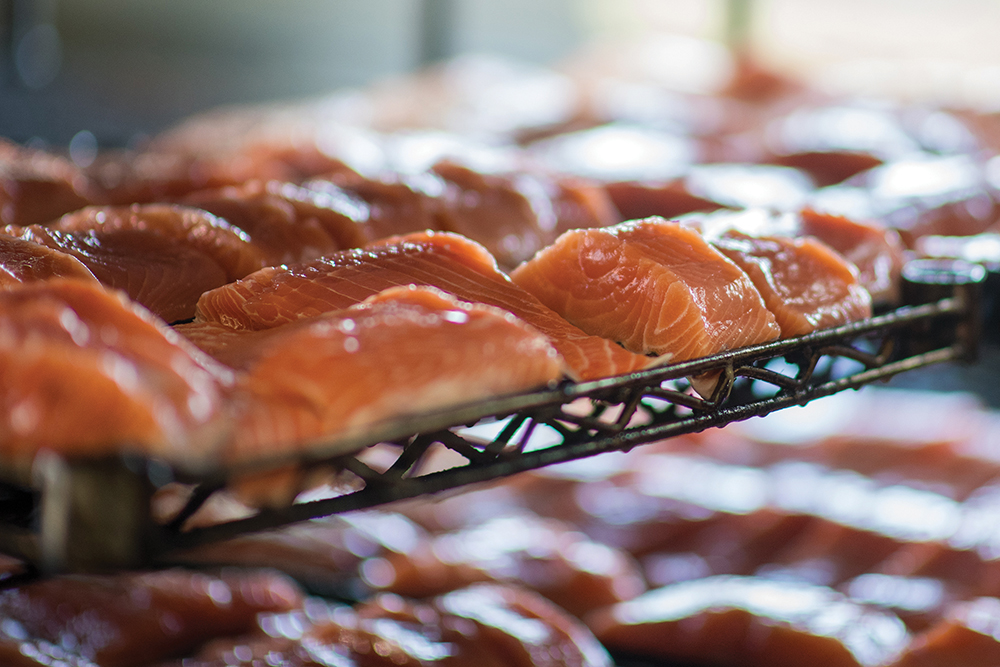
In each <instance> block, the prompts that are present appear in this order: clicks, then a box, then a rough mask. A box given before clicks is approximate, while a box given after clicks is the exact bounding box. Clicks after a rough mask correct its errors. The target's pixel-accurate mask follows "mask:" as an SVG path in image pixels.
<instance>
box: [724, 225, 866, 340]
mask: <svg viewBox="0 0 1000 667" xmlns="http://www.w3.org/2000/svg"><path fill="white" fill-rule="evenodd" d="M713 245H715V247H716V248H718V249H719V250H720V251H721V252H722V254H724V255H725V256H726V257H728V258H729V259H731V260H732V261H733V262H734V263H735V264H736V265H737V266H739V267H740V268H741V269H743V270H744V271H746V273H747V275H748V276H750V280H752V281H753V284H754V286H756V288H757V290H758V291H759V292H760V294H761V296H762V297H764V303H765V304H766V305H767V308H768V310H770V311H771V312H772V313H774V317H775V319H776V320H777V322H778V326H780V327H781V336H782V338H791V337H793V336H803V335H805V334H808V333H812V332H813V331H816V330H818V329H828V328H830V327H834V326H837V325H839V324H846V323H847V322H854V321H856V320H861V319H864V318H866V317H871V314H872V297H871V295H870V294H869V293H868V290H866V289H865V288H864V287H863V286H862V285H861V283H860V282H859V280H858V271H857V269H856V268H855V267H854V265H852V264H850V263H849V262H848V261H847V260H845V259H844V258H843V257H841V256H840V255H838V254H837V253H836V252H834V251H833V250H832V249H830V248H829V247H828V246H826V245H824V244H822V243H820V242H819V241H817V240H815V239H812V238H809V237H804V238H798V239H791V238H783V237H777V236H769V237H753V236H747V235H746V234H741V233H740V232H729V233H727V234H724V235H723V236H722V237H721V238H719V239H717V240H716V241H714V242H713Z"/></svg>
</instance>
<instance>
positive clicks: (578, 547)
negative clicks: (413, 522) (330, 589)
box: [364, 514, 646, 618]
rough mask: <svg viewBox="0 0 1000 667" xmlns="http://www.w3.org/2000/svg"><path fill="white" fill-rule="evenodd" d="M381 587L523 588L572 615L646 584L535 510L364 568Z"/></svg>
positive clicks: (621, 558) (615, 556)
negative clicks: (500, 585) (484, 583)
mask: <svg viewBox="0 0 1000 667" xmlns="http://www.w3.org/2000/svg"><path fill="white" fill-rule="evenodd" d="M364 572H365V574H366V582H367V583H368V584H369V585H371V586H373V587H375V588H378V589H381V590H385V591H389V592H392V593H396V594H399V595H404V596H408V597H417V598H424V597H429V596H431V595H439V594H441V593H444V592H447V591H451V590H456V589H458V588H461V587H463V586H467V585H469V584H471V583H474V582H478V581H494V582H509V583H512V584H518V585H522V586H526V587H527V588H529V589H531V590H534V591H536V592H538V593H540V594H542V595H543V596H545V597H546V598H547V599H549V600H551V601H552V602H554V603H555V604H557V605H559V606H560V607H561V608H563V609H565V610H566V611H568V612H569V613H571V614H573V615H574V616H577V617H580V618H582V617H583V615H584V614H586V613H588V612H590V611H593V610H595V609H599V608H601V607H605V606H608V605H611V604H615V603H617V602H622V601H624V600H628V599H631V598H633V597H635V596H637V595H639V594H640V593H642V592H644V591H645V590H646V585H645V582H644V581H643V578H642V574H641V573H640V571H639V567H638V565H637V564H636V563H635V562H634V561H633V560H632V559H631V558H630V557H629V556H627V555H626V554H624V553H623V552H621V551H619V550H617V549H614V548H612V547H608V546H605V545H603V544H599V543H597V542H593V541H591V540H589V539H587V538H586V537H584V536H583V534H581V533H579V532H577V531H575V530H573V528H572V527H571V526H568V525H566V524H563V523H561V522H558V521H553V520H551V519H540V518H538V517H535V516H533V515H530V514H521V515H513V516H507V517H498V518H494V519H492V520H488V521H486V522H484V523H482V524H480V525H478V526H472V527H469V528H467V529H466V530H462V531H457V532H452V533H445V534H444V535H438V536H436V537H434V538H433V540H432V541H427V542H424V543H422V544H418V545H415V547H414V548H413V549H410V550H408V551H407V552H406V553H399V552H397V553H391V554H386V555H385V556H383V557H382V558H380V559H378V560H371V561H369V562H368V563H367V564H366V565H365V568H364Z"/></svg>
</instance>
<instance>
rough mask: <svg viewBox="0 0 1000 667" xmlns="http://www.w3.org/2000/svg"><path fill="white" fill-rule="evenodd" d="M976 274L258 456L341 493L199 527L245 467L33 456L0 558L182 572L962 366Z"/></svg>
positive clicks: (970, 339)
mask: <svg viewBox="0 0 1000 667" xmlns="http://www.w3.org/2000/svg"><path fill="white" fill-rule="evenodd" d="M984 277H985V273H984V271H983V270H982V269H981V268H980V267H978V266H975V265H967V264H956V263H949V264H946V265H944V266H942V265H940V264H928V263H918V262H914V263H911V264H910V265H908V266H907V267H906V269H905V270H904V278H905V280H904V285H903V287H904V298H905V299H906V302H908V303H912V304H916V305H909V306H904V307H901V308H898V309H895V310H892V311H889V312H886V313H884V314H880V315H876V316H874V317H872V318H869V319H866V320H863V321H859V322H854V323H851V324H847V325H843V326H839V327H836V328H832V329H827V330H822V331H818V332H815V333H812V334H809V335H806V336H802V337H798V338H793V339H786V340H780V341H775V342H771V343H766V344H762V345H756V346H753V347H749V348H744V349H740V350H735V351H731V352H726V353H724V354H718V355H715V356H712V357H707V358H703V359H697V360H693V361H687V362H683V363H677V364H672V365H669V366H662V367H659V368H655V369H651V370H646V371H642V372H637V373H633V374H630V375H625V376H620V377H614V378H608V379H605V380H599V381H593V382H583V383H567V384H564V385H563V386H560V387H557V388H556V389H552V390H547V391H540V392H536V393H531V394H525V395H518V396H511V397H506V398H502V399H498V400H493V401H488V402H484V403H481V404H477V405H472V406H467V407H464V408H461V409H456V410H449V411H447V412H442V413H438V414H434V415H422V416H420V417H416V418H411V419H405V420H398V421H395V422H393V423H391V424H386V425H384V426H383V427H381V428H379V429H377V430H375V431H372V432H371V433H370V434H369V437H368V438H367V439H366V440H364V441H362V440H357V439H355V440H353V441H338V442H333V443H330V444H329V446H328V447H319V448H315V449H312V450H310V455H309V457H308V458H304V457H303V456H302V455H299V456H298V457H297V458H296V459H294V460H289V459H287V458H285V459H278V460H273V461H268V462H265V463H262V464H261V465H260V466H259V467H258V468H256V469H253V470H251V472H262V473H266V472H267V471H268V470H273V469H279V468H280V469H283V470H288V469H289V466H297V467H299V469H312V468H319V467H325V468H326V469H336V470H339V471H340V473H339V477H340V478H341V479H344V478H345V477H346V478H349V479H350V483H349V484H346V485H345V487H344V488H345V490H344V491H343V493H341V494H340V495H335V496H333V497H326V498H322V499H319V500H312V501H306V502H296V503H291V504H287V505H285V506H282V507H280V508H270V509H262V510H259V511H258V512H257V513H256V514H253V515H251V516H248V517H245V518H241V519H238V520H234V521H229V522H225V523H220V524H216V525H210V526H207V527H200V528H190V529H189V528H187V527H186V526H185V524H186V522H187V519H189V518H190V517H191V516H192V515H194V513H195V512H196V511H197V510H198V509H199V508H200V507H201V506H202V504H203V503H205V502H206V501H207V500H208V499H209V498H210V497H211V496H212V495H213V494H215V493H217V492H219V491H220V490H222V489H224V488H226V485H227V483H230V482H231V481H232V480H233V479H234V478H235V476H236V475H238V474H245V473H246V472H247V471H246V470H240V471H234V470H231V469H229V470H227V469H219V470H209V471H205V470H200V471H185V470H180V469H177V468H176V467H171V466H167V465H165V464H163V463H162V462H158V461H155V460H147V459H139V458H135V457H121V458H116V459H113V460H89V461H68V460H63V459H61V458H59V457H56V456H54V455H46V454H45V453H44V452H43V453H42V454H40V455H39V457H38V460H37V461H36V465H35V469H34V474H33V480H34V481H33V483H32V485H31V486H30V487H26V486H23V485H15V484H7V483H0V551H3V552H5V553H8V554H10V555H12V556H15V557H17V558H20V559H22V560H24V561H25V563H27V570H28V572H55V571H99V570H111V569H123V568H137V567H148V566H157V565H163V564H169V563H172V562H183V560H184V559H183V552H184V551H185V550H186V549H191V548H194V547H197V546H200V545H203V544H206V543H209V542H216V541H220V540H225V539H228V538H232V537H236V536H239V535H242V534H246V533H251V532H256V531H262V530H268V529H273V528H277V527H280V526H283V525H286V524H289V523H293V522H298V521H304V520H308V519H313V518H318V517H322V516H327V515H331V514H336V513H341V512H347V511H352V510H359V509H363V508H368V507H374V506H377V505H382V504H385V503H389V502H392V501H396V500H402V499H406V498H413V497H416V496H421V495H424V494H431V493H437V492H442V491H445V490H449V489H455V488H458V487H462V486H465V485H467V484H472V483H476V482H483V481H487V480H493V479H497V478H500V477H504V476H507V475H511V474H514V473H517V472H521V471H525V470H530V469H534V468H539V467H542V466H546V465H550V464H553V463H559V462H564V461H570V460H574V459H580V458H583V457H587V456H592V455H595V454H600V453H603V452H610V451H619V450H628V449H630V448H632V447H634V446H636V445H640V444H643V443H648V442H652V441H656V440H661V439H664V438H669V437H671V436H676V435H680V434H685V433H692V432H696V431H701V430H704V429H706V428H710V427H715V426H722V425H725V424H727V423H730V422H734V421H739V420H744V419H748V418H750V417H754V416H758V415H764V414H767V413H770V412H773V411H775V410H779V409H782V408H786V407H790V406H796V405H804V404H805V403H807V402H809V401H811V400H813V399H816V398H820V397H823V396H828V395H830V394H834V393H836V392H839V391H843V390H845V389H857V388H859V387H861V386H863V385H865V384H869V383H872V382H876V381H880V380H885V379H888V378H889V377H891V376H893V375H896V374H898V373H902V372H906V371H909V370H912V369H916V368H920V367H923V366H928V365H931V364H937V363H942V362H949V361H965V362H969V361H972V360H974V359H975V356H976V352H977V345H978V342H979V339H980V322H981V321H982V317H983V314H982V312H981V305H980V304H981V299H980V292H981V289H980V286H981V283H982V281H983V280H984ZM690 378H696V380H694V381H692V380H691V379H690ZM693 385H694V386H696V387H697V388H698V389H699V390H700V391H701V392H702V394H707V396H706V395H701V394H699V393H698V392H696V391H695V390H694V386H693ZM442 448H444V449H446V450H450V452H451V453H452V455H453V456H451V457H449V459H450V462H449V466H450V467H447V468H445V469H440V467H439V466H438V465H437V464H436V463H435V461H438V460H440V457H437V458H435V456H434V455H435V452H436V451H440V450H441V449H442ZM374 451H377V452H378V456H376V457H373V456H372V452H374ZM455 459H458V460H459V461H460V462H459V463H458V464H457V465H456V464H455V463H454V460H455ZM376 460H377V461H378V462H379V463H376V462H375V461H376ZM167 484H183V485H185V486H184V487H183V488H185V490H187V491H189V493H190V495H189V500H188V501H187V504H186V506H185V507H184V508H183V509H182V510H180V512H179V513H177V514H176V515H174V516H173V518H171V519H170V520H168V521H167V522H166V523H159V522H157V521H155V520H154V518H153V497H154V494H155V493H156V492H157V490H158V489H161V488H162V487H164V486H166V485H167Z"/></svg>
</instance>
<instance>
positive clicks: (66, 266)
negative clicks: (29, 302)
mask: <svg viewBox="0 0 1000 667" xmlns="http://www.w3.org/2000/svg"><path fill="white" fill-rule="evenodd" d="M49 278H79V279H81V280H89V281H92V282H96V281H97V278H95V277H94V274H93V273H91V272H90V269H88V268H87V267H86V266H84V265H83V263H82V262H80V260H78V259H77V258H76V257H73V256H72V255H69V254H67V253H64V252H60V251H59V250H55V249H53V248H49V247H47V246H43V245H39V244H38V243H33V242H31V241H25V240H24V239H19V238H16V237H14V236H10V235H9V234H0V289H5V288H10V287H12V286H14V285H20V284H21V283H29V282H34V281H36V280H48V279H49Z"/></svg>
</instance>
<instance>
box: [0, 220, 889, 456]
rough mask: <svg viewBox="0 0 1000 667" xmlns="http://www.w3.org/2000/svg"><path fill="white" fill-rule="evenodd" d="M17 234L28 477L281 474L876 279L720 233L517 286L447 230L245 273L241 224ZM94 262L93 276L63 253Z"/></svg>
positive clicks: (677, 237) (76, 224) (12, 446)
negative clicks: (252, 470) (67, 472)
mask: <svg viewBox="0 0 1000 667" xmlns="http://www.w3.org/2000/svg"><path fill="white" fill-rule="evenodd" d="M843 224H844V225H850V224H851V223H849V222H847V221H843ZM8 231H18V232H19V233H18V234H16V235H14V234H10V235H7V236H0V249H2V250H0V251H2V257H3V267H4V271H5V273H3V274H2V275H3V276H4V277H5V278H4V282H5V284H6V288H5V290H4V291H3V292H0V345H2V348H0V350H2V351H0V353H2V354H3V356H4V363H3V364H2V365H0V386H3V387H4V402H5V405H4V406H3V413H2V414H3V422H0V442H2V443H3V456H4V458H5V460H6V462H7V466H8V467H10V468H11V469H21V470H25V469H27V467H28V466H29V465H30V461H31V460H32V458H33V456H34V453H35V452H36V451H37V450H38V449H39V448H50V449H54V450H56V451H59V452H61V453H64V454H66V455H70V456H97V455H101V454H107V453H113V452H120V451H123V450H125V451H138V452H141V453H144V454H147V455H150V456H155V457H160V458H164V459H166V460H169V461H172V462H175V463H181V464H186V465H190V466H194V467H197V466H199V465H218V464H220V463H223V464H233V463H243V462H247V461H260V460H268V459H277V458H280V457H281V456H283V455H286V454H288V453H289V452H293V451H301V450H306V449H310V448H312V447H314V446H316V445H318V444H322V443H325V442H329V441H331V440H336V439H338V438H347V437H352V436H362V435H363V434H364V433H365V432H366V431H367V430H369V429H370V428H371V427H373V426H374V425H377V424H380V423H383V422H385V421H386V420H390V419H393V418H396V417H403V416H407V415H414V414H423V413H427V412H432V411H435V410H442V409H446V408H450V407H455V406H458V405H463V404H467V403H473V402H476V401H480V400H483V399H487V398H490V397H495V396H502V395H507V394H514V393H518V392H524V391H529V390H532V389H538V388H544V387H547V386H548V387H551V386H554V385H555V384H557V383H559V382H561V381H564V380H567V379H568V380H572V381H586V380H592V379H597V378H602V377H609V376H614V375H620V374H624V373H629V372H633V371H636V370H640V369H643V368H648V367H650V366H653V365H657V364H664V363H670V362H675V361H682V360H686V359H692V358H697V357H702V356H705V355H710V354H713V353H717V352H721V351H725V350H729V349H734V348H738V347H743V346H746V345H752V344H755V343H761V342H765V341H768V340H772V339H775V338H778V337H789V336H796V335H801V334H804V333H808V332H809V331H812V330H814V329H817V328H824V327H829V326H833V325H836V324H839V323H842V322H846V321H850V320H854V319H859V318H863V317H866V316H868V315H869V314H870V313H871V301H872V300H871V297H870V295H869V292H868V291H867V290H866V288H865V287H864V286H863V285H862V284H861V282H860V281H859V274H858V271H857V269H856V268H855V267H854V266H853V265H852V264H851V263H849V262H847V261H846V260H844V259H843V258H842V257H841V256H840V255H839V254H837V253H836V252H834V251H833V250H831V249H830V248H828V247H827V246H825V245H823V244H822V243H820V242H818V241H815V240H813V239H810V238H792V237H782V236H766V237H761V236H752V235H748V234H745V233H743V232H741V231H739V227H738V226H737V225H729V224H725V223H724V224H719V223H718V221H717V220H716V221H712V220H708V219H703V218H694V219H690V220H687V221H685V222H670V221H665V220H663V219H658V218H651V219H646V220H639V221H631V222H627V223H620V224H618V225H615V226H611V227H605V228H594V229H584V230H571V231H569V232H567V233H565V234H563V235H562V236H561V237H559V238H558V239H557V240H556V242H555V243H554V244H552V245H551V246H549V247H547V248H545V249H543V250H542V251H540V252H539V253H538V254H537V255H536V256H535V257H534V258H532V259H531V260H529V261H527V262H524V263H523V264H522V265H520V266H519V267H518V268H517V269H515V270H514V271H513V272H511V274H510V275H507V274H506V273H504V272H503V271H501V270H500V269H499V268H498V266H497V262H496V260H495V258H494V257H493V256H492V255H491V254H490V253H489V252H488V251H487V250H486V249H485V248H483V247H482V246H480V245H479V244H477V243H475V242H473V241H471V240H469V239H467V238H465V237H463V236H460V235H457V234H453V233H448V232H433V231H427V232H418V233H414V234H409V235H405V236H401V237H392V238H389V239H384V240H381V241H376V242H374V243H369V244H367V245H365V246H364V247H362V248H355V249H351V250H342V251H337V252H332V253H329V254H326V255H323V256H321V257H319V258H317V259H314V260H312V261H307V262H300V263H285V264H280V265H276V266H264V268H260V269H258V270H256V271H249V269H251V268H252V267H253V266H254V265H255V264H256V265H259V264H260V263H261V262H262V261H263V262H265V263H266V262H267V261H268V260H266V259H265V260H261V258H260V257H256V256H255V255H254V253H255V252H258V253H259V247H257V246H255V245H254V244H252V243H248V241H247V239H246V238H244V237H245V236H246V235H245V234H243V236H241V230H240V229H239V228H236V227H235V226H233V225H230V224H228V223H227V222H226V221H225V220H223V219H221V218H217V217H215V216H212V215H211V214H208V213H206V212H204V211H201V210H198V209H191V208H187V207H178V206H172V205H146V206H132V207H128V208H116V207H110V208H89V209H84V210H82V211H79V212H76V213H73V214H69V215H67V216H65V217H63V218H61V219H59V220H57V221H55V222H54V223H52V224H49V225H33V226H30V227H24V228H19V229H18V230H12V229H9V228H8ZM83 246H85V247H86V253H82V252H81V253H79V255H86V257H87V258H88V262H89V264H87V265H84V263H83V262H81V261H80V260H79V259H77V256H74V254H72V253H67V252H63V250H60V249H57V248H66V247H70V248H74V247H83ZM126 248H128V249H129V252H126V251H125V250H124V249H126ZM134 249H139V250H138V251H134V252H133V251H132V250H134ZM102 252H104V253H105V255H104V256H103V258H102V262H103V267H104V268H105V269H106V270H105V271H104V272H103V273H102V272H101V271H95V270H92V269H93V268H94V266H97V265H98V264H101V263H102V262H97V261H96V260H94V259H93V258H94V257H97V256H99V255H100V254H101V253H102ZM185 253H186V254H185ZM195 255H196V256H198V257H209V258H210V259H211V261H212V262H213V263H214V265H215V266H216V269H217V271H218V272H219V273H220V276H221V283H222V286H220V287H216V288H214V289H207V290H205V289H203V286H202V285H199V284H197V283H195V282H183V281H180V280H179V279H178V278H176V276H182V277H189V276H192V275H197V274H198V271H196V270H194V268H192V266H193V265H189V264H185V263H184V261H183V258H184V257H190V256H195ZM150 257H151V258H154V259H156V258H159V260H160V264H161V265H162V266H165V267H167V268H168V269H169V271H168V273H166V274H164V275H159V274H157V273H156V272H155V271H150V270H147V269H149V266H143V262H145V261H154V260H147V259H146V258H150ZM164 257H166V258H167V260H163V258H164ZM122 258H125V259H124V260H122ZM154 264H155V261H154ZM137 265H139V266H141V268H142V269H143V270H139V269H138V268H137ZM178 266H181V267H183V270H182V271H180V272H177V271H176V267H178ZM241 275H242V276H243V277H240V276H241ZM135 276H139V277H141V279H142V285H140V286H137V285H134V284H130V282H129V281H130V280H131V278H132V277H135ZM237 277H239V279H236V278H237ZM109 286H110V287H115V288H119V290H123V291H124V292H125V293H123V292H122V291H115V290H112V291H108V290H107V289H106V288H107V287H109ZM178 292H183V293H186V294H188V295H192V296H195V295H196V299H195V300H194V303H193V307H190V314H193V315H194V317H193V319H191V320H190V321H188V322H184V323H179V324H175V325H174V326H172V327H170V326H168V325H167V324H166V322H167V321H168V320H170V319H171V316H170V315H169V314H168V313H170V312H172V311H171V309H170V308H167V307H157V306H156V304H162V303H167V302H171V301H173V302H174V303H180V302H183V301H184V300H185V299H190V298H191V296H187V297H181V298H177V297H176V294H177V293H178ZM126 294H128V295H137V297H138V298H137V299H134V298H130V296H127V295H126ZM137 301H138V303H137ZM146 306H150V307H152V312H151V311H150V309H148V308H147V307H146ZM175 316H176V314H175Z"/></svg>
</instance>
